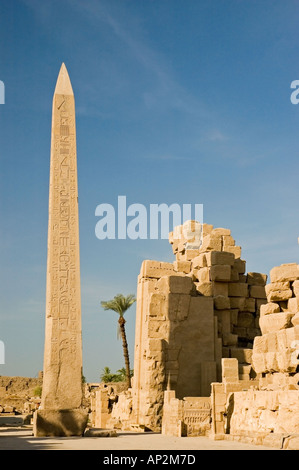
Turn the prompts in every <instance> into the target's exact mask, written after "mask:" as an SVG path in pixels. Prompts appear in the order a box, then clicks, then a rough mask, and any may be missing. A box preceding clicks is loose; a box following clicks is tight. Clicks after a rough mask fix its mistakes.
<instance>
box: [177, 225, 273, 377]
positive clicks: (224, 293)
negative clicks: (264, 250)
mask: <svg viewBox="0 0 299 470" xmlns="http://www.w3.org/2000/svg"><path fill="white" fill-rule="evenodd" d="M190 226H191V228H193V229H194V228H195V227H196V225H195V222H194V221H193V225H192V223H191V224H190V222H189V227H190ZM191 236H192V234H191V233H190V231H189V232H186V230H184V226H183V225H182V226H180V227H176V229H175V231H174V232H172V233H170V237H169V241H170V243H171V245H172V248H173V252H174V254H175V255H176V261H175V262H174V270H175V271H176V272H178V273H182V274H183V273H184V274H185V275H187V276H190V277H191V278H192V280H193V282H194V286H195V288H196V290H197V292H198V294H199V295H202V296H207V297H213V301H214V313H215V316H216V318H217V324H218V337H219V338H220V339H221V341H222V353H221V355H222V357H225V358H237V359H238V360H239V374H240V378H241V379H244V380H245V379H248V378H249V377H250V374H252V369H251V356H252V345H253V340H254V338H255V337H256V336H258V335H260V334H261V332H260V328H259V315H260V307H261V305H263V304H264V303H266V302H267V300H266V292H265V285H266V282H267V276H266V274H261V273H253V272H251V273H247V274H246V262H245V260H242V259H241V247H240V246H236V244H235V240H234V239H233V237H232V236H231V231H230V230H229V229H226V228H214V227H213V226H212V225H208V224H203V225H202V230H201V244H200V245H198V247H197V248H196V249H194V246H195V245H194V241H195V238H194V239H192V238H191ZM179 237H180V238H179ZM192 244H193V245H192ZM190 246H192V247H193V249H192V250H190V249H188V247H190ZM219 373H221V371H219Z"/></svg>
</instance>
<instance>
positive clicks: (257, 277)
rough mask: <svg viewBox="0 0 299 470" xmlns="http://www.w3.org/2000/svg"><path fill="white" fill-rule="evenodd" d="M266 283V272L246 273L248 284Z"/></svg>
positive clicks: (260, 284) (259, 284)
mask: <svg viewBox="0 0 299 470" xmlns="http://www.w3.org/2000/svg"><path fill="white" fill-rule="evenodd" d="M266 283H267V274H261V273H248V274H247V284H248V285H249V286H265V285H266Z"/></svg>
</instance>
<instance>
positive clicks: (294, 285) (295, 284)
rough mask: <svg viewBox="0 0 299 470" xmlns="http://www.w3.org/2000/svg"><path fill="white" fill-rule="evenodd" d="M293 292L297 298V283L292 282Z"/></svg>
mask: <svg viewBox="0 0 299 470" xmlns="http://www.w3.org/2000/svg"><path fill="white" fill-rule="evenodd" d="M292 287H293V292H294V295H295V296H296V297H299V281H294V282H293V284H292Z"/></svg>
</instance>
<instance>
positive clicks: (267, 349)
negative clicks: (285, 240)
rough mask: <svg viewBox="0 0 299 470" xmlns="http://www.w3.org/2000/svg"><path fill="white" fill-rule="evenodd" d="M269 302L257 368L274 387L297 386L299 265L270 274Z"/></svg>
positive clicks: (263, 313) (262, 318)
mask: <svg viewBox="0 0 299 470" xmlns="http://www.w3.org/2000/svg"><path fill="white" fill-rule="evenodd" d="M270 280H271V282H270V284H268V285H267V286H266V293H267V300H268V303H267V304H265V305H262V306H261V309H260V315H261V316H260V328H261V332H262V336H260V337H258V338H255V340H254V347H253V356H252V359H253V366H254V369H255V371H256V372H257V373H259V374H262V375H263V381H264V383H265V384H271V386H272V387H273V386H275V385H276V386H280V387H281V386H282V387H288V386H296V384H297V383H298V379H299V374H298V372H299V361H298V354H299V266H298V264H296V263H289V264H283V265H281V266H278V267H275V268H273V269H272V270H271V271H270Z"/></svg>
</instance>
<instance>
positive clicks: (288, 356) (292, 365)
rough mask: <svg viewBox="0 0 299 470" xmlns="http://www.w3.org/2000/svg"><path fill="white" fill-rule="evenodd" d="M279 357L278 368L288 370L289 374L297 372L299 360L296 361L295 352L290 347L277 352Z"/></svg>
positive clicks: (282, 370)
mask: <svg viewBox="0 0 299 470" xmlns="http://www.w3.org/2000/svg"><path fill="white" fill-rule="evenodd" d="M276 357H277V370H278V371H280V372H286V373H288V374H292V373H295V372H296V370H297V367H298V362H297V363H296V362H295V361H294V355H293V352H292V351H291V350H290V349H286V350H285V351H280V352H278V353H277V354H276Z"/></svg>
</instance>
